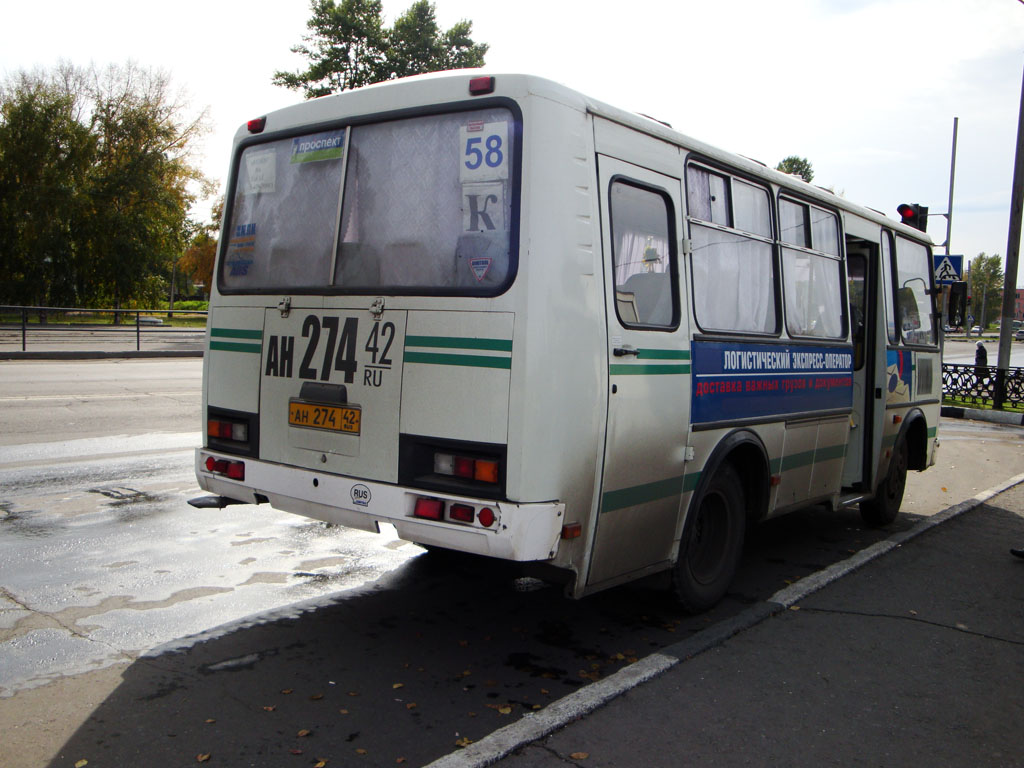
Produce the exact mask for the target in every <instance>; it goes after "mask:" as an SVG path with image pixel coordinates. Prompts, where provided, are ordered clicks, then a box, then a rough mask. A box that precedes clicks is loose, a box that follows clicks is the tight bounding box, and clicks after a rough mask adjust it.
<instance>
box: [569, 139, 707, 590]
mask: <svg viewBox="0 0 1024 768" xmlns="http://www.w3.org/2000/svg"><path fill="white" fill-rule="evenodd" d="M598 172H599V179H600V188H601V229H602V239H603V243H602V246H603V264H604V267H603V268H604V282H605V306H606V319H607V324H608V330H607V332H608V336H607V342H608V358H607V360H608V429H607V436H606V442H605V454H604V471H603V473H602V486H601V500H600V508H599V515H598V520H597V524H596V531H595V534H594V536H595V538H594V543H593V548H592V553H591V560H590V567H589V571H588V575H587V583H588V584H591V585H596V584H601V583H607V582H611V581H614V580H617V579H619V578H620V577H624V576H625V575H627V574H633V575H637V574H638V573H639V572H641V571H643V570H644V569H646V568H649V567H651V566H655V565H657V564H660V563H664V562H667V561H668V560H669V559H670V555H671V551H672V544H673V538H674V534H675V529H676V522H677V520H678V516H679V509H680V502H681V496H682V493H683V474H684V471H683V470H684V459H685V447H686V442H687V425H688V423H689V407H690V406H689V404H690V376H689V372H690V347H689V340H688V336H687V321H686V314H687V313H686V312H685V311H684V309H683V305H682V300H683V299H682V296H683V291H682V288H681V284H682V281H681V278H680V273H681V272H682V266H681V264H680V257H679V237H680V232H681V213H680V212H681V202H680V198H681V189H682V185H681V182H680V180H679V179H676V178H672V177H669V176H663V175H661V174H658V173H654V172H652V171H649V170H646V169H643V168H639V167H637V166H633V165H630V164H628V163H625V162H622V161H620V160H616V159H613V158H610V157H606V156H604V155H599V156H598Z"/></svg>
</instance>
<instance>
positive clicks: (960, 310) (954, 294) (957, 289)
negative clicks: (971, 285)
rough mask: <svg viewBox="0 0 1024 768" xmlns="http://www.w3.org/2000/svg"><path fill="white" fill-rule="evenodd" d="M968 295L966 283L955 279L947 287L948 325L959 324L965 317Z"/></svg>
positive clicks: (968, 302) (968, 301) (962, 322)
mask: <svg viewBox="0 0 1024 768" xmlns="http://www.w3.org/2000/svg"><path fill="white" fill-rule="evenodd" d="M969 305H970V297H969V296H968V295H967V283H965V282H964V281H962V280H957V281H956V282H954V283H953V284H952V285H950V287H949V322H950V325H954V326H961V325H963V324H964V318H965V317H967V307H968V306H969Z"/></svg>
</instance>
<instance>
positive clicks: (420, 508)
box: [412, 497, 444, 520]
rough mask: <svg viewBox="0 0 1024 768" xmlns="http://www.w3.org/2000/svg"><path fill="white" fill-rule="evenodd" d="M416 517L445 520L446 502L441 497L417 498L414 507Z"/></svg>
mask: <svg viewBox="0 0 1024 768" xmlns="http://www.w3.org/2000/svg"><path fill="white" fill-rule="evenodd" d="M412 514H413V516H414V517H422V518H423V519H424V520H443V519H444V502H443V501H441V499H428V498H426V497H421V498H419V499H416V506H415V508H413V511H412Z"/></svg>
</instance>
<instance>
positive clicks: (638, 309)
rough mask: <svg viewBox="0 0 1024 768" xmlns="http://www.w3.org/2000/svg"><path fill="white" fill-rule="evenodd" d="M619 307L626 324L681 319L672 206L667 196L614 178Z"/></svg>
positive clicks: (614, 248) (612, 199) (614, 253)
mask: <svg viewBox="0 0 1024 768" xmlns="http://www.w3.org/2000/svg"><path fill="white" fill-rule="evenodd" d="M609 207H610V209H611V224H612V226H611V237H612V259H613V264H614V270H615V306H616V310H617V312H618V315H619V320H620V322H621V323H622V324H623V325H624V326H649V327H659V328H671V327H674V326H675V325H676V323H677V322H678V316H679V314H678V311H677V307H678V300H677V297H676V288H675V280H673V275H674V274H675V273H676V268H675V259H676V254H675V249H674V247H673V246H674V244H673V239H674V238H672V237H671V236H670V222H671V220H672V207H671V203H670V202H669V200H668V198H667V197H665V196H664V195H662V194H660V193H658V192H655V191H653V190H650V189H645V188H643V187H638V186H634V185H633V184H630V183H627V182H624V181H620V180H615V181H613V182H612V185H611V189H610V193H609Z"/></svg>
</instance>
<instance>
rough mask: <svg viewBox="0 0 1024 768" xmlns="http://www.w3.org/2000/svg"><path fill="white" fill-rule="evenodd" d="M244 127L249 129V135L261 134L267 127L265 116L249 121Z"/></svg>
mask: <svg viewBox="0 0 1024 768" xmlns="http://www.w3.org/2000/svg"><path fill="white" fill-rule="evenodd" d="M245 127H246V128H248V129H249V133H263V129H264V128H266V127H267V117H266V115H264V116H263V117H257V118H256V119H255V120H250V121H249V122H248V123H246V124H245Z"/></svg>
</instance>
